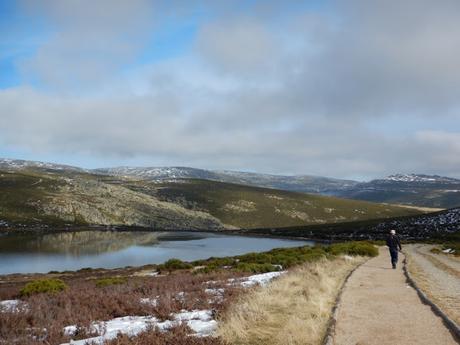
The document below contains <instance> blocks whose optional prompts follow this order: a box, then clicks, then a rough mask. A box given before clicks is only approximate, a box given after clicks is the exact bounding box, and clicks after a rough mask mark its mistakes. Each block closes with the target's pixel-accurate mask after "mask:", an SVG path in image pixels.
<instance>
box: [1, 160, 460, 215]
mask: <svg viewBox="0 0 460 345" xmlns="http://www.w3.org/2000/svg"><path fill="white" fill-rule="evenodd" d="M0 169H6V170H9V171H18V170H22V169H40V170H41V171H43V170H47V171H58V172H62V173H68V172H74V173H76V172H79V173H88V174H95V175H106V176H114V177H116V178H121V179H125V178H136V179H143V180H147V181H152V182H164V181H174V180H178V179H204V180H209V181H218V182H226V183H234V184H241V185H247V186H254V187H263V188H271V189H279V190H286V191H293V192H302V193H314V194H320V195H327V196H335V197H340V198H345V199H355V200H364V201H371V202H378V203H390V204H403V205H411V206H419V207H431V208H452V207H457V206H460V180H459V179H455V178H450V177H443V176H437V175H424V174H394V175H390V176H388V177H385V178H381V179H376V180H372V181H369V182H357V181H353V180H344V179H336V178H330V177H322V176H312V175H297V176H283V175H272V174H262V173H250V172H239V171H229V170H205V169H196V168H189V167H114V168H101V169H93V170H88V169H82V168H78V167H73V166H68V165H62V164H53V163H43V162H34V161H24V160H13V159H0Z"/></svg>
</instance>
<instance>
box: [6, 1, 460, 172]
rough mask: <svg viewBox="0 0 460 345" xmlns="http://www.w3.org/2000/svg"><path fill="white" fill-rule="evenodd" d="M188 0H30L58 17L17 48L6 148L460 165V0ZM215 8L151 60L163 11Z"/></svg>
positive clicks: (358, 166) (210, 161)
mask: <svg viewBox="0 0 460 345" xmlns="http://www.w3.org/2000/svg"><path fill="white" fill-rule="evenodd" d="M190 3H191V2H182V1H177V2H171V3H168V4H167V3H162V2H152V1H147V0H146V1H142V0H139V1H129V2H126V1H100V2H97V4H98V5H97V6H96V7H94V6H93V5H92V6H83V2H80V1H76V0H75V1H68V2H67V1H66V2H61V1H51V0H50V1H44V2H40V5H36V4H35V3H29V2H27V3H25V9H26V10H27V11H29V12H30V13H32V14H34V15H42V16H45V18H46V20H47V21H48V22H49V23H50V25H51V26H52V27H53V30H52V34H50V35H49V38H48V39H47V40H46V41H45V42H44V43H43V44H42V45H41V46H39V47H38V49H37V50H36V51H35V52H34V54H32V55H31V56H29V57H27V58H24V59H21V60H20V61H17V64H18V66H19V68H20V69H21V71H22V76H23V80H24V81H23V83H22V84H21V85H19V86H15V87H9V88H4V89H3V90H0V120H1V121H0V147H1V145H2V144H3V145H8V146H9V147H15V148H18V149H24V150H31V151H32V152H37V155H39V154H41V153H43V152H46V153H56V154H68V155H72V154H78V155H81V156H82V157H85V156H87V157H91V159H92V160H93V159H94V157H96V158H98V157H100V158H101V164H100V165H101V166H102V165H105V164H104V162H105V161H104V158H103V157H105V158H107V157H110V158H111V159H112V160H114V159H115V160H116V161H118V162H120V164H129V162H130V160H132V159H133V158H135V157H143V158H142V159H143V161H142V164H143V165H157V164H159V163H160V162H161V164H168V165H182V166H184V165H188V166H195V167H202V168H219V169H233V170H250V171H259V172H270V173H288V174H316V175H326V176H333V177H348V178H349V177H352V178H353V177H363V178H372V177H379V176H383V175H386V174H389V173H395V172H418V173H438V174H444V175H449V176H457V177H460V159H459V158H458V157H460V113H459V106H460V68H459V66H458V57H459V56H460V21H459V20H458V18H460V2H458V1H450V0H443V1H429V0H422V1H420V0H417V1H415V0H404V1H372V2H370V1H365V0H362V1H361V0H350V1H337V2H332V3H331V4H329V5H328V6H327V7H323V6H303V7H299V8H297V7H296V8H292V6H294V5H295V4H298V2H297V1H292V2H289V1H288V2H283V3H281V2H278V1H273V2H270V1H263V2H260V3H258V4H256V5H255V6H252V7H247V6H246V7H244V9H241V7H239V5H241V4H242V3H243V2H241V3H239V2H232V3H233V5H232V6H231V7H230V6H229V5H227V6H222V5H216V4H215V3H214V2H210V3H207V2H200V3H199V4H198V3H194V4H193V5H190ZM203 12H204V13H205V15H202V17H201V19H200V20H199V21H198V24H197V28H196V33H195V34H194V36H193V38H192V40H191V42H190V44H188V45H187V48H186V49H184V51H183V52H181V53H180V54H175V55H171V56H168V57H166V58H161V59H152V60H151V61H146V62H145V61H143V62H142V63H139V56H141V55H142V54H143V52H145V50H146V49H147V48H148V45H149V44H150V42H151V41H152V39H155V37H156V36H155V35H157V34H159V33H160V32H161V30H164V28H162V27H163V26H164V25H166V24H165V21H166V19H165V18H173V20H175V21H179V22H181V21H187V20H189V19H190V18H193V16H197V13H203ZM158 49H160V48H158ZM82 165H85V163H84V162H82Z"/></svg>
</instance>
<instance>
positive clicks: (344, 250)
mask: <svg viewBox="0 0 460 345" xmlns="http://www.w3.org/2000/svg"><path fill="white" fill-rule="evenodd" d="M327 251H328V252H329V253H331V254H332V255H344V254H346V255H361V256H377V255H379V250H378V249H377V247H375V246H374V245H373V244H371V243H369V242H365V241H363V242H344V243H336V244H331V245H330V246H329V247H328V248H327Z"/></svg>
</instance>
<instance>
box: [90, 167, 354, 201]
mask: <svg viewBox="0 0 460 345" xmlns="http://www.w3.org/2000/svg"><path fill="white" fill-rule="evenodd" d="M93 172H95V173H98V174H107V175H113V176H124V177H130V176H131V177H138V178H142V179H147V180H152V181H161V180H173V179H178V178H194V179H205V180H211V181H219V182H227V183H236V184H243V185H248V186H255V187H265V188H273V189H282V190H287V191H293V192H304V193H319V194H325V195H328V194H331V195H334V194H336V193H338V192H339V191H341V190H344V189H347V188H351V187H353V186H355V185H356V184H357V183H358V182H356V181H351V180H340V179H334V178H329V177H321V176H310V175H300V176H283V175H271V174H260V173H250V172H238V171H228V170H204V169H194V168H186V167H163V168H159V167H150V168H144V167H138V168H135V167H117V168H104V169H95V170H93Z"/></svg>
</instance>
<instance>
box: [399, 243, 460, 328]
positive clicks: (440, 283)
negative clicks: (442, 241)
mask: <svg viewBox="0 0 460 345" xmlns="http://www.w3.org/2000/svg"><path fill="white" fill-rule="evenodd" d="M432 247H433V246H429V245H410V246H406V248H405V251H406V252H407V255H408V265H409V266H408V267H409V272H410V273H411V275H412V278H413V279H414V280H415V282H416V283H417V285H418V286H419V287H420V289H422V290H423V291H424V292H425V294H426V295H428V296H429V298H430V299H431V300H432V301H433V302H434V303H436V304H437V305H438V306H439V307H440V308H441V309H442V310H443V311H444V312H445V313H446V314H447V315H448V316H449V317H450V318H451V319H452V320H454V321H455V322H457V324H460V267H459V261H458V259H457V258H455V257H450V256H447V255H444V254H433V253H431V252H430V249H431V248H432Z"/></svg>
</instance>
